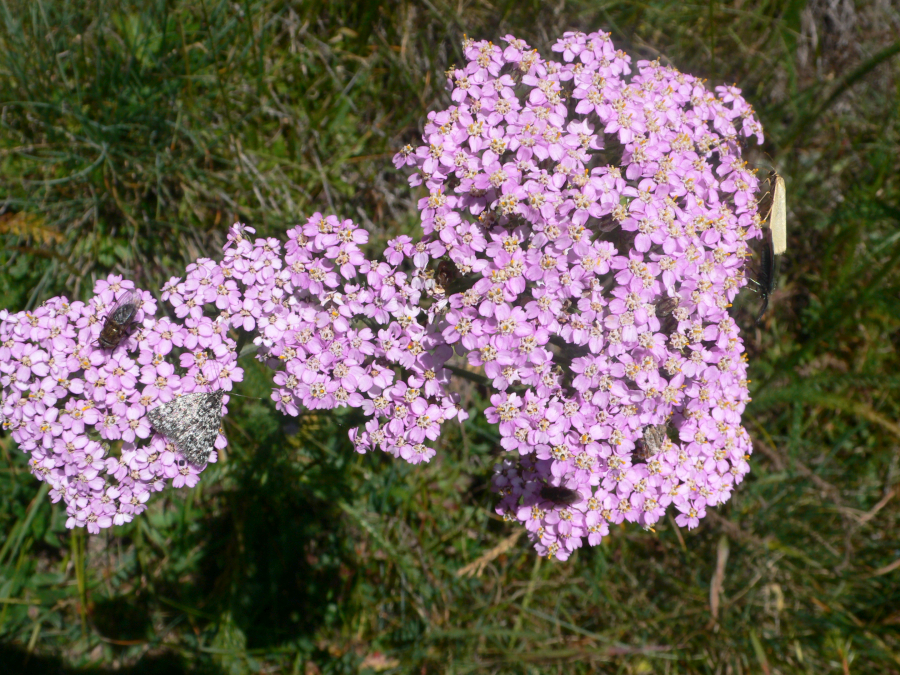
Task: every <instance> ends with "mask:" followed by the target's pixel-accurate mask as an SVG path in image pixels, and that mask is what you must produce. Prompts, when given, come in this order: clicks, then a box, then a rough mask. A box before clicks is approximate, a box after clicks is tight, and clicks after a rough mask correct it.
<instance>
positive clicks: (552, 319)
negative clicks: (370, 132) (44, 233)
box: [395, 33, 762, 559]
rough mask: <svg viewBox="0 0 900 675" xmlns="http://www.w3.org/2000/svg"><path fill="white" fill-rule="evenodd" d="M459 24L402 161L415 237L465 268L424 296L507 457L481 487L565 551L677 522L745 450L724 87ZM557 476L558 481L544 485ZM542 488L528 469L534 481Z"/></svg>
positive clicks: (724, 483)
mask: <svg viewBox="0 0 900 675" xmlns="http://www.w3.org/2000/svg"><path fill="white" fill-rule="evenodd" d="M505 42H506V44H507V46H506V47H505V48H503V47H500V46H498V45H495V44H493V43H491V42H486V41H485V42H474V41H468V42H466V44H465V45H464V47H465V54H466V57H467V59H468V62H467V63H466V65H465V66H463V67H461V68H458V69H456V70H453V71H451V72H450V73H449V76H450V83H449V87H450V90H451V99H452V101H453V104H452V105H451V106H450V107H449V108H448V109H446V110H443V111H441V112H435V113H431V114H430V115H429V118H428V123H427V125H426V126H425V135H424V140H425V142H426V145H423V146H421V147H418V148H412V147H407V148H405V149H404V151H402V152H401V153H400V154H398V155H397V157H396V159H395V164H396V165H397V166H398V167H399V166H403V165H406V166H410V167H414V168H415V169H416V172H415V173H414V174H413V175H412V178H411V181H410V182H411V184H412V185H414V186H415V185H424V186H425V188H426V189H427V190H428V196H427V197H425V198H423V199H422V200H421V202H420V204H419V208H420V210H421V212H422V227H423V231H424V233H425V238H426V239H425V240H426V241H427V242H428V243H427V244H426V246H425V248H426V249H427V250H428V251H432V252H434V254H437V253H439V252H443V251H444V249H446V256H447V257H449V259H450V260H451V261H452V263H453V266H454V267H455V269H456V270H457V271H458V273H459V274H462V275H473V274H474V275H476V276H477V277H478V281H477V282H476V283H474V285H471V286H470V287H469V288H467V289H466V290H465V291H464V292H459V293H454V294H451V295H450V297H449V299H448V301H447V303H446V304H445V303H444V302H437V303H435V304H433V305H432V306H431V308H430V310H429V311H430V314H431V316H432V321H433V322H435V323H438V324H439V325H440V326H442V327H443V331H442V334H443V335H444V337H445V339H446V340H447V343H448V344H454V345H455V346H456V349H457V351H458V352H459V353H460V354H465V355H466V356H467V358H468V361H469V363H470V364H471V366H473V367H482V368H483V369H484V372H485V374H486V375H487V376H488V377H489V378H491V380H492V382H493V386H494V388H495V389H496V390H497V393H496V394H495V395H494V396H493V397H492V398H491V401H492V403H493V406H492V407H490V408H489V409H488V410H487V411H486V414H487V416H488V419H489V420H490V421H492V422H496V423H498V424H499V428H500V434H501V437H502V445H503V448H504V449H505V450H507V451H508V452H510V453H511V454H512V455H513V457H515V458H516V459H515V460H507V461H506V462H504V463H503V464H502V465H501V466H498V473H497V475H496V477H495V480H494V486H495V489H496V490H497V491H498V492H500V493H501V494H502V495H503V498H502V500H501V502H500V504H499V506H498V508H497V510H498V513H501V514H503V515H504V517H506V518H508V519H511V520H517V521H519V522H521V523H524V524H525V526H526V527H527V528H528V530H529V531H530V532H531V533H532V536H533V539H534V540H535V541H536V545H537V548H538V550H539V551H540V552H541V553H544V554H549V555H555V556H556V557H558V558H563V559H564V558H566V557H567V556H568V555H569V553H570V552H571V551H572V550H574V549H576V548H578V547H579V546H581V545H582V542H583V540H584V539H585V538H587V540H588V542H589V543H590V544H596V543H598V542H599V541H600V538H601V537H602V536H603V535H604V534H605V533H606V532H607V531H608V529H607V528H608V526H609V525H608V524H609V523H614V524H616V523H621V522H623V521H630V522H636V523H638V524H640V525H642V526H644V527H651V526H652V525H653V524H654V523H656V522H657V521H658V520H659V518H660V517H661V516H662V515H663V513H664V512H665V510H666V508H667V507H668V506H669V505H674V506H675V508H677V509H678V510H679V511H680V512H681V513H680V514H679V515H678V517H677V518H676V520H677V522H678V523H679V524H680V525H682V526H684V525H686V526H688V527H692V526H694V525H695V524H696V523H697V520H698V518H700V517H702V516H703V514H704V509H705V508H706V507H707V506H711V505H715V504H720V503H722V502H724V501H725V500H727V499H728V497H729V495H730V493H731V490H732V489H733V487H734V485H735V484H736V483H739V482H740V481H741V480H742V478H743V476H744V475H745V474H746V473H747V471H748V470H749V467H748V464H747V456H748V455H749V453H750V452H751V444H750V439H749V437H748V435H747V433H746V431H745V430H744V429H743V427H741V425H740V420H741V413H742V411H743V409H744V406H745V404H746V402H747V401H748V395H747V379H746V364H745V360H744V354H743V344H742V341H741V339H740V337H739V334H738V328H737V326H736V325H735V322H734V321H733V320H732V319H731V317H730V316H729V315H728V311H727V310H728V308H729V307H730V306H731V302H732V300H733V299H734V297H735V295H736V294H737V293H738V291H739V289H740V288H741V287H742V286H743V285H744V284H745V283H746V281H745V279H744V276H743V267H744V261H745V259H746V258H747V257H748V256H749V255H750V251H749V247H748V243H747V242H748V240H749V239H752V238H755V237H758V236H759V234H760V229H759V226H760V219H759V216H758V215H757V203H756V200H755V198H754V195H755V193H756V190H757V179H756V177H755V175H754V173H753V172H752V171H750V170H748V169H747V168H746V167H745V163H744V162H743V161H742V160H741V153H740V142H739V136H744V137H747V136H751V135H756V136H757V137H758V138H759V139H760V141H761V139H762V135H761V127H760V125H759V123H758V122H757V121H756V120H755V118H754V116H753V113H752V110H751V108H750V107H749V106H748V105H747V104H746V103H745V101H744V100H743V99H742V98H741V97H740V92H739V90H737V89H735V88H733V87H719V88H718V89H717V90H716V94H714V93H712V92H710V91H708V90H707V89H706V88H705V87H704V85H703V82H702V81H701V80H698V79H697V78H694V77H692V76H690V75H685V74H683V73H680V72H678V71H676V70H674V69H673V68H671V67H664V66H661V65H660V64H659V63H658V62H648V61H642V62H639V63H638V64H637V69H636V73H634V74H632V66H631V63H630V59H629V57H628V56H627V55H626V54H624V53H623V52H621V51H617V50H616V49H615V48H614V47H613V44H612V42H611V41H610V39H609V36H608V35H606V34H604V33H593V34H591V35H584V34H581V33H567V34H566V35H565V36H564V37H563V38H562V39H561V40H560V41H559V42H558V43H557V44H556V45H555V46H554V48H553V50H554V51H555V52H557V53H558V54H559V55H560V56H561V57H562V59H561V61H553V60H545V59H543V58H541V57H540V56H539V55H538V54H537V52H536V51H534V50H532V49H530V48H529V47H528V46H527V45H526V44H524V43H523V42H522V41H521V40H517V39H515V38H513V37H507V38H506V39H505ZM545 486H549V487H563V488H567V489H568V490H569V491H570V492H569V493H568V494H569V495H570V497H569V499H567V500H566V501H570V502H571V501H574V503H563V504H560V503H558V502H557V501H554V495H557V497H556V498H558V495H559V494H560V493H559V491H557V492H555V493H554V492H553V491H552V490H546V489H543V488H544V487H545ZM542 489H543V490H542Z"/></svg>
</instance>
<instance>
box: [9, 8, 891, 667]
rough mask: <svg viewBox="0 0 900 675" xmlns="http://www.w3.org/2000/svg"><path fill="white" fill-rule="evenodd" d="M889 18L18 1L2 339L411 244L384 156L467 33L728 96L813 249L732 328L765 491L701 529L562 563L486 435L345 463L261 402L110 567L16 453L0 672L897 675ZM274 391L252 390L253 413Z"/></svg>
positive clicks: (632, 541)
mask: <svg viewBox="0 0 900 675" xmlns="http://www.w3.org/2000/svg"><path fill="white" fill-rule="evenodd" d="M890 4H891V3H889V2H885V1H883V0H862V1H860V2H855V3H853V2H850V1H849V0H846V1H843V0H837V1H835V2H832V1H830V0H810V1H809V2H803V1H800V0H791V1H787V2H786V1H781V0H777V1H776V0H772V1H770V2H766V1H761V2H745V1H743V0H733V1H732V2H718V1H716V0H710V1H709V2H707V3H704V4H691V3H690V2H682V1H679V2H662V1H653V0H651V1H649V2H643V3H636V2H630V1H629V2H625V1H622V2H611V1H600V2H597V1H591V2H588V1H587V0H572V1H569V2H567V1H558V2H553V3H545V2H538V1H537V0H502V1H501V0H481V1H479V2H469V1H461V2H445V1H444V0H426V1H424V2H402V1H397V2H390V3H388V2H384V3H378V2H375V1H374V0H368V1H366V0H363V1H361V2H350V1H349V0H346V1H342V2H341V1H339V2H305V3H301V2H290V1H288V0H268V1H264V2H263V1H259V0H238V1H231V2H224V1H222V0H145V1H143V2H124V1H119V2H114V1H112V0H81V1H80V2H67V1H64V0H4V2H3V3H2V5H0V129H2V131H0V163H2V170H0V199H2V200H3V201H2V210H0V241H2V247H0V248H2V251H0V306H3V307H7V308H10V309H14V310H20V309H24V308H27V307H32V306H34V305H35V304H38V303H40V302H41V301H42V300H43V299H45V298H47V297H50V296H52V295H56V294H60V293H65V294H67V295H68V296H69V297H84V296H85V295H86V294H87V293H89V292H90V288H91V286H92V283H93V280H94V279H95V278H97V277H99V276H104V275H105V274H107V273H108V272H109V271H111V270H112V271H116V272H119V273H123V274H126V275H128V276H129V277H131V278H133V279H135V280H136V281H137V282H138V283H139V285H142V286H144V287H147V288H153V287H157V288H158V286H159V284H160V282H161V281H164V280H165V279H167V278H168V277H169V276H171V275H176V274H181V270H183V268H184V265H185V263H187V262H189V261H191V260H193V259H194V258H196V257H197V256H199V255H202V254H204V253H205V254H213V255H214V254H215V251H216V250H217V247H219V246H220V245H221V243H222V241H223V234H224V232H225V230H226V227H227V225H228V224H230V223H231V222H233V221H234V220H235V219H238V220H241V221H244V222H247V223H248V224H251V225H253V226H254V227H256V228H257V230H258V231H259V232H260V233H262V234H267V235H271V236H281V234H282V233H283V231H284V229H285V228H286V227H287V226H289V225H292V224H294V223H296V222H298V221H300V220H301V219H303V218H305V217H306V216H308V215H309V214H310V213H311V212H313V211H314V210H322V211H334V212H336V213H338V214H339V215H341V216H343V217H352V218H354V219H355V220H356V221H357V222H360V223H362V224H363V225H364V226H365V227H366V228H367V229H369V230H370V231H371V232H372V233H373V235H374V236H373V247H372V250H373V251H377V250H379V249H380V245H381V243H383V242H384V240H385V239H386V238H387V237H389V236H394V235H396V234H398V233H400V232H409V233H412V232H414V229H415V209H414V203H415V198H416V196H417V195H416V194H414V193H412V192H411V191H410V190H409V189H408V188H407V187H406V182H405V179H404V177H403V176H402V175H401V174H399V173H397V172H395V171H394V170H393V167H392V166H391V164H390V157H391V155H392V153H393V152H394V151H395V150H396V149H397V148H399V147H400V146H402V145H403V144H405V143H407V142H415V141H416V140H417V138H418V134H419V129H420V125H421V123H422V120H423V119H424V116H425V114H426V112H427V111H428V110H430V109H434V108H436V107H438V106H443V105H445V104H446V101H447V97H446V94H445V92H444V90H443V76H442V72H443V71H444V70H445V69H446V68H447V67H448V66H449V65H450V64H453V63H461V62H462V57H461V54H460V47H459V44H460V40H461V38H462V35H463V34H464V33H465V34H468V35H470V36H472V37H475V38H478V39H481V38H489V39H493V40H495V41H498V40H499V38H500V37H501V36H503V35H505V34H506V33H510V32H511V33H513V34H515V35H516V36H518V37H522V38H524V39H526V40H528V41H529V42H530V43H531V44H533V45H534V46H536V47H539V48H540V49H541V51H542V52H543V53H544V54H547V55H548V54H549V50H548V47H549V44H551V43H552V41H553V39H554V38H555V37H557V36H559V35H561V34H562V32H563V31H565V30H572V29H581V30H585V31H591V30H595V29H598V28H602V29H605V30H608V31H611V32H612V34H613V39H614V41H615V43H616V45H617V46H618V47H620V48H623V49H625V50H626V51H628V52H629V53H630V54H631V55H632V57H633V58H634V59H637V58H655V57H656V56H658V55H664V58H665V59H668V60H669V61H670V62H671V63H673V64H674V65H675V66H677V67H678V68H679V69H681V70H684V71H687V72H691V73H695V74H698V75H702V76H704V77H707V78H708V79H709V80H710V81H711V83H713V84H716V83H729V84H730V83H733V82H734V83H737V84H738V86H740V87H742V88H743V89H744V93H745V96H746V97H747V99H748V100H749V101H750V102H751V103H753V104H754V106H755V107H756V109H757V111H758V113H759V115H760V117H761V119H762V122H763V124H764V126H765V129H766V132H767V143H766V146H765V147H764V149H762V150H756V149H754V150H752V151H751V152H752V154H751V155H750V156H749V157H748V159H749V160H750V161H751V162H752V163H754V164H755V165H758V166H760V167H767V166H768V165H769V164H771V163H774V164H775V165H777V167H778V168H779V169H780V171H781V173H783V174H784V175H785V177H786V179H787V185H788V199H789V202H788V203H789V211H790V220H789V227H790V228H791V239H790V248H789V250H788V253H787V255H786V256H784V259H783V261H782V263H781V273H780V275H779V288H778V290H777V291H776V293H775V296H774V300H773V308H772V310H771V312H770V314H769V315H768V317H767V320H766V323H765V326H764V327H762V328H761V329H757V328H756V327H754V326H753V321H752V317H753V315H754V311H755V308H756V298H754V297H750V298H747V299H745V300H743V301H742V302H739V305H738V306H737V307H736V310H735V316H736V318H737V319H738V321H739V322H740V323H741V325H742V326H744V327H745V329H746V332H745V333H744V335H745V340H746V344H747V348H748V351H749V355H750V363H751V372H752V377H753V383H752V385H751V387H752V392H753V397H754V400H753V402H752V404H751V406H750V407H749V409H748V411H747V414H746V416H745V424H746V426H747V427H748V429H749V431H750V433H751V435H752V436H753V438H754V445H755V454H754V457H753V460H752V466H753V472H752V474H751V476H750V478H749V480H748V481H747V482H745V483H744V484H743V485H742V486H741V488H740V489H739V490H737V491H736V493H735V495H734V497H733V499H732V500H731V502H730V503H728V504H727V505H725V506H723V507H721V508H719V509H717V510H715V511H714V512H712V513H710V515H709V517H708V518H707V519H706V520H705V521H703V523H702V525H701V527H700V528H698V529H697V530H694V531H693V532H681V531H679V530H677V529H676V528H675V526H674V523H673V522H672V521H671V520H667V521H665V522H663V523H662V524H661V526H660V527H658V528H657V531H656V533H655V534H651V533H645V532H643V531H641V530H638V529H635V528H629V529H621V530H616V531H614V532H613V533H612V535H611V536H610V537H609V538H607V539H606V540H605V541H604V543H603V545H602V546H600V547H596V548H593V549H583V550H581V551H579V552H578V553H577V554H576V555H574V556H573V557H572V559H571V560H570V561H569V562H567V563H553V562H548V561H546V560H540V559H537V558H536V557H535V555H534V553H533V551H532V549H531V548H530V546H528V545H527V543H526V541H525V538H524V537H519V536H518V534H519V533H518V532H517V531H514V530H512V529H510V527H509V526H508V525H506V524H504V523H502V522H497V521H496V520H495V519H494V518H492V511H491V505H492V503H493V498H492V496H491V495H490V494H489V492H488V490H487V485H488V482H489V477H490V474H491V467H492V465H493V463H494V462H495V460H496V450H495V448H496V446H497V440H498V436H497V433H496V431H495V430H494V429H493V428H491V426H490V425H487V424H486V423H484V421H483V420H480V419H478V418H477V416H473V419H472V420H470V421H469V422H467V423H466V424H465V425H463V426H461V427H457V428H455V429H454V428H452V427H449V426H448V430H447V432H446V433H445V435H444V437H443V438H442V439H441V442H440V446H441V447H440V451H439V454H438V456H437V457H436V458H435V460H433V461H432V462H431V464H429V465H427V466H424V467H418V468H411V467H409V466H407V465H405V464H404V463H402V462H398V461H392V460H391V461H389V460H387V459H385V458H383V457H381V456H379V455H372V456H366V457H359V456H357V455H356V454H355V453H353V452H352V449H351V448H350V447H349V444H348V443H347V441H346V430H347V428H348V426H349V425H352V424H353V420H351V419H349V418H348V417H347V416H341V415H306V416H304V417H301V418H300V419H299V420H296V421H286V420H285V419H283V418H281V416H279V415H277V414H276V413H275V412H274V410H273V409H272V408H271V407H269V406H268V405H267V404H266V403H265V402H259V401H249V402H243V403H242V404H241V405H239V406H235V413H234V414H232V415H230V416H229V419H228V420H227V421H226V423H227V427H226V428H227V432H228V435H229V439H230V445H229V449H228V453H227V457H226V461H225V462H222V463H220V464H218V465H216V466H215V467H213V468H212V469H210V470H209V471H208V472H207V473H206V474H204V481H203V483H202V484H201V486H200V487H198V489H196V490H193V491H169V492H168V493H166V496H165V497H163V498H157V499H156V501H155V505H154V506H153V508H151V509H150V511H149V512H148V514H146V515H145V516H144V517H141V518H139V519H138V520H137V521H136V522H134V523H132V524H130V525H129V526H126V527H121V528H116V529H115V530H114V531H111V532H107V533H106V534H103V535H100V536H95V537H87V536H85V533H84V532H83V531H76V532H71V531H67V530H66V529H65V527H64V523H65V513H64V511H62V510H61V509H60V508H59V507H58V506H54V505H51V504H50V503H49V500H48V499H46V494H45V491H44V490H42V489H40V485H39V484H38V483H37V481H35V480H34V479H33V478H32V477H31V476H30V474H28V473H27V471H26V469H25V464H26V462H25V458H24V456H23V455H22V454H21V453H20V452H19V451H18V449H17V448H16V447H15V445H14V444H13V443H12V442H11V440H10V439H9V438H8V437H2V438H0V451H2V456H3V461H2V465H0V495H2V498H0V670H2V671H3V672H11V673H47V672H54V673H57V672H59V673H74V672H78V673H97V674H100V673H107V672H112V671H114V670H115V671H116V672H124V673H129V674H133V675H137V674H139V673H141V674H145V673H146V674H149V673H176V674H177V673H188V672H197V673H210V674H215V675H244V674H245V673H257V672H264V673H303V674H304V675H315V674H317V673H357V672H378V671H381V672H398V673H400V672H402V673H407V672H409V673H444V672H447V673H472V672H496V673H545V672H546V673H589V672H598V671H602V672H611V673H612V672H615V673H629V674H630V673H635V674H641V673H716V674H719V673H721V674H726V673H728V674H731V673H832V672H834V673H850V672H852V673H900V583H898V582H900V565H894V564H893V563H895V561H897V560H898V559H900V541H898V532H900V451H898V447H900V424H898V422H897V421H896V420H897V419H898V408H900V395H898V394H900V355H898V347H900V333H898V327H900V274H898V270H897V265H898V262H900V227H898V226H900V184H898V175H900V172H898V169H900V166H898V165H900V143H898V123H900V77H898V75H900V58H898V56H897V54H898V52H900V42H898V41H897V38H896V35H897V34H898V30H900V15H898V12H897V10H896V9H892V8H891V7H890ZM265 383H266V376H265V374H264V373H261V372H259V371H258V370H256V369H254V368H253V367H252V364H251V365H250V366H248V381H247V382H246V383H245V386H244V388H243V389H244V392H243V393H245V394H254V393H255V394H257V395H263V396H265V391H266V386H265ZM462 393H463V399H464V403H465V405H466V406H467V407H468V408H469V409H470V410H471V411H472V412H475V411H477V410H478V409H481V408H483V406H484V404H485V399H484V393H485V392H483V391H479V390H478V389H477V388H472V389H464V390H463V392H462ZM491 556H493V557H491ZM479 558H482V559H483V560H484V561H485V563H484V565H483V566H481V567H482V568H481V569H480V571H476V570H471V567H470V568H466V566H467V565H469V564H470V563H472V562H473V561H477V560H478V559H479ZM487 558H490V560H487ZM466 569H469V570H470V571H471V572H472V574H470V575H469V574H460V572H461V571H465V570H466ZM476 572H477V573H476Z"/></svg>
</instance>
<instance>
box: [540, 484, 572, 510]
mask: <svg viewBox="0 0 900 675" xmlns="http://www.w3.org/2000/svg"><path fill="white" fill-rule="evenodd" d="M541 499H546V500H547V501H548V502H553V503H554V504H557V505H560V506H571V505H572V504H575V503H576V502H578V501H580V500H581V493H580V492H579V491H578V490H572V489H571V488H567V487H562V486H555V485H544V486H542V487H541Z"/></svg>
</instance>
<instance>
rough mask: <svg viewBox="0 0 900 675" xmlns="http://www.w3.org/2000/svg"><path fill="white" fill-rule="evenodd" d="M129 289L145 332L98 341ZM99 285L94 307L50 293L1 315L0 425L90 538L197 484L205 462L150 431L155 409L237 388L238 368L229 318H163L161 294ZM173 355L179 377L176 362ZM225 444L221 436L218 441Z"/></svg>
mask: <svg viewBox="0 0 900 675" xmlns="http://www.w3.org/2000/svg"><path fill="white" fill-rule="evenodd" d="M129 291H131V292H132V299H133V301H134V303H135V304H136V305H137V311H136V314H135V317H134V319H135V321H136V323H137V324H138V325H139V327H138V328H137V329H136V330H135V331H134V332H133V334H132V335H130V336H129V337H128V338H127V339H126V340H124V341H123V342H122V343H121V344H120V345H119V346H118V347H117V348H116V349H114V350H111V351H107V350H104V349H102V348H101V347H100V346H99V345H98V342H97V339H98V337H99V335H100V331H101V329H102V327H103V323H104V321H105V318H106V316H107V314H108V312H109V310H110V309H111V308H112V307H113V306H114V305H115V303H116V299H117V298H122V296H124V295H125V294H126V293H127V292H129ZM94 292H95V296H94V297H93V298H92V299H91V301H90V302H87V303H84V302H69V301H68V300H66V298H53V299H51V300H48V301H47V302H45V303H44V304H43V305H41V306H40V307H38V308H37V309H35V310H34V311H31V312H19V313H17V314H10V313H9V312H7V311H6V310H3V311H0V385H2V399H0V422H2V425H3V428H4V429H6V430H9V431H10V432H11V435H12V438H13V439H14V440H15V441H16V442H17V443H18V445H19V447H20V448H21V449H22V450H23V451H25V452H27V453H29V454H30V455H31V461H30V464H29V466H30V469H31V471H32V473H33V474H34V475H35V476H37V478H38V479H39V480H42V481H46V482H47V483H48V484H49V485H50V488H51V490H50V497H51V499H52V500H53V502H58V501H60V500H62V501H63V502H64V503H65V505H66V512H67V513H68V516H69V518H68V520H67V522H66V526H67V527H70V528H71V527H76V526H77V527H85V526H87V528H88V530H89V531H90V532H92V533H96V532H99V530H100V529H101V528H104V527H110V526H111V525H121V524H122V523H126V522H129V521H130V520H131V519H132V518H133V517H134V516H135V515H137V514H139V513H141V512H142V511H143V510H144V509H145V508H146V503H147V500H148V499H149V497H150V495H151V494H152V493H154V492H159V491H161V490H162V489H163V488H164V487H165V485H166V484H167V483H168V482H169V481H171V482H172V485H173V486H174V487H182V486H187V487H192V486H194V485H196V483H197V481H198V473H199V472H200V470H201V469H200V468H198V467H195V466H193V465H191V464H189V463H187V462H185V461H184V460H183V458H182V457H181V454H180V453H179V452H178V451H177V450H176V449H175V448H174V446H173V445H172V444H171V443H170V442H169V441H167V440H166V439H165V438H164V437H162V436H160V435H159V434H153V432H152V429H151V427H150V423H149V421H148V419H147V411H148V410H150V409H152V408H155V407H156V406H158V405H160V404H162V403H166V402H167V401H171V400H172V399H173V398H174V397H175V396H178V395H179V394H186V393H191V392H194V391H211V390H213V389H231V381H232V380H237V381H239V380H240V379H241V374H242V371H241V370H240V368H236V367H235V357H236V355H235V353H234V351H233V349H234V342H233V341H232V340H230V339H229V338H228V337H227V336H226V335H225V331H224V325H223V324H220V323H215V322H214V321H212V320H211V319H210V318H208V317H203V316H197V317H191V318H188V319H187V320H186V321H185V322H184V323H183V324H180V323H175V322H172V321H170V320H169V319H167V318H164V317H163V318H160V319H157V318H156V317H155V314H156V310H157V307H156V300H155V299H154V298H153V296H152V295H151V294H150V293H148V292H146V291H140V290H136V289H134V284H133V283H131V282H130V281H123V280H122V278H121V277H117V276H110V277H108V279H107V280H105V281H98V282H97V284H96V285H95V288H94ZM173 350H174V351H175V352H177V354H178V363H179V365H180V366H181V368H182V370H183V373H182V374H178V373H176V368H175V365H173V364H172V363H171V362H170V360H169V359H170V357H173V356H175V354H174V353H173ZM225 400H226V401H227V397H226V399H225ZM113 444H115V446H117V448H118V449H117V451H115V452H113V451H112V446H113ZM225 444H226V441H225V437H224V436H222V435H221V434H220V435H219V437H218V439H217V441H216V447H217V448H220V449H221V448H223V447H225ZM210 461H216V454H215V453H213V454H212V456H211V458H210Z"/></svg>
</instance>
